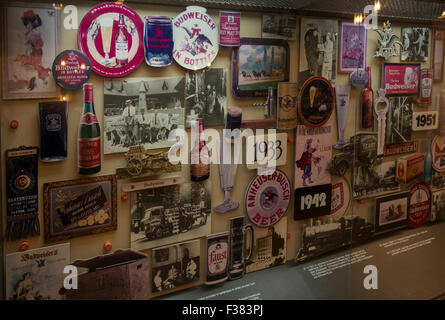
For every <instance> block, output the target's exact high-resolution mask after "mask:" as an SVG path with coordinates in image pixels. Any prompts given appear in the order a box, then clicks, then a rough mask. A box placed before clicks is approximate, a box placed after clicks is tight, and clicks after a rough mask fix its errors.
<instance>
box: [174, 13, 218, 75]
mask: <svg viewBox="0 0 445 320" xmlns="http://www.w3.org/2000/svg"><path fill="white" fill-rule="evenodd" d="M173 41H174V46H173V58H174V59H175V61H176V62H177V63H178V64H179V65H180V66H181V67H183V68H185V69H189V70H200V69H203V68H206V67H209V66H210V64H211V63H212V61H213V60H214V59H215V58H216V55H217V54H218V50H219V42H218V27H217V25H216V23H215V21H213V19H212V18H211V17H210V16H209V15H208V14H207V13H206V9H205V8H203V7H198V6H188V7H187V8H186V11H184V12H181V13H180V14H179V15H178V16H177V17H176V18H174V19H173Z"/></svg>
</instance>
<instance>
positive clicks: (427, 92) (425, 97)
mask: <svg viewBox="0 0 445 320" xmlns="http://www.w3.org/2000/svg"><path fill="white" fill-rule="evenodd" d="M432 102H433V69H422V71H421V82H420V104H421V105H423V106H429V105H430V104H431V103H432Z"/></svg>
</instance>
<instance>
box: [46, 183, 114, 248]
mask: <svg viewBox="0 0 445 320" xmlns="http://www.w3.org/2000/svg"><path fill="white" fill-rule="evenodd" d="M116 185H117V183H116V177H115V176H114V175H108V176H101V177H93V178H85V179H78V180H69V181H60V182H51V183H45V184H44V186H43V205H44V221H45V241H60V240H63V239H70V238H74V237H79V236H85V235H90V234H96V233H101V232H106V231H112V230H116V226H117V214H116V208H117V202H116V194H117V191H116V190H117V189H116Z"/></svg>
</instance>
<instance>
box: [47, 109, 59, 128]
mask: <svg viewBox="0 0 445 320" xmlns="http://www.w3.org/2000/svg"><path fill="white" fill-rule="evenodd" d="M60 129H62V117H61V116H60V114H58V113H50V114H47V115H46V131H51V132H53V131H60Z"/></svg>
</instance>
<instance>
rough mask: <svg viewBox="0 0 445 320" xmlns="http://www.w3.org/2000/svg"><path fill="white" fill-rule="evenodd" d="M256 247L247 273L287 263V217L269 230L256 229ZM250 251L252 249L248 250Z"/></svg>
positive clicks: (247, 267)
mask: <svg viewBox="0 0 445 320" xmlns="http://www.w3.org/2000/svg"><path fill="white" fill-rule="evenodd" d="M254 230H255V231H254V233H253V234H254V239H253V240H254V245H253V250H252V256H251V259H250V260H249V261H248V262H246V272H247V273H249V272H254V271H258V270H262V269H267V268H271V267H273V266H278V265H280V264H283V263H285V262H286V234H287V217H283V218H282V219H281V220H280V221H278V222H277V223H276V224H274V225H273V226H271V227H269V228H257V227H254ZM246 250H248V251H250V248H246Z"/></svg>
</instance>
